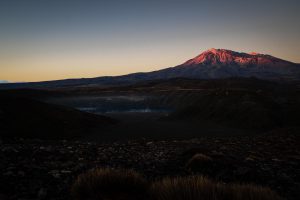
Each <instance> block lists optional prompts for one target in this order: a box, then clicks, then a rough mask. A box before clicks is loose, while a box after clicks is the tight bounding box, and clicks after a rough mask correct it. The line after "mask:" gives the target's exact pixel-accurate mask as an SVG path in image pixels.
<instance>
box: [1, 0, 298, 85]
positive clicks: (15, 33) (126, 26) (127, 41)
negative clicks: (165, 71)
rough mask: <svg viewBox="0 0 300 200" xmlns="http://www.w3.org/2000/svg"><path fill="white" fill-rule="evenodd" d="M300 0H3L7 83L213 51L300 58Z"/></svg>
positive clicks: (150, 66) (141, 66)
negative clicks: (226, 50)
mask: <svg viewBox="0 0 300 200" xmlns="http://www.w3.org/2000/svg"><path fill="white" fill-rule="evenodd" d="M299 21H300V1H299V0H251V1H241V0H226V1H225V0H214V1H211V0H147V1H146V0H0V80H8V81H40V80H53V79H64V78H80V77H97V76H104V75H120V74H127V73H131V72H140V71H152V70H157V69H161V68H166V67H172V66H175V65H178V64H181V63H183V62H184V61H186V60H188V59H190V58H192V57H195V56H196V55H198V54H200V53H201V52H202V51H204V50H206V49H209V48H212V47H214V48H225V49H230V50H235V51H243V52H252V51H256V52H260V53H266V54H271V55H273V56H276V57H280V58H283V59H286V60H290V61H293V62H298V63H300V22H299Z"/></svg>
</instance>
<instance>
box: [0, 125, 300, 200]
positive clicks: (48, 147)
mask: <svg viewBox="0 0 300 200" xmlns="http://www.w3.org/2000/svg"><path fill="white" fill-rule="evenodd" d="M291 132H293V133H291ZM296 132H297V131H295V130H293V131H291V130H279V131H273V132H272V133H267V134H263V135H257V136H234V137H221V136H214V137H213V136H210V137H201V138H195V139H189V140H149V139H145V140H130V141H119V142H117V141H116V142H106V143H101V142H94V143H93V142H83V141H67V140H60V141H51V140H33V139H30V140H28V139H26V140H25V139H13V140H6V141H1V143H0V159H1V162H0V194H1V195H0V197H1V198H0V199H23V200H25V199H26V200H29V199H69V198H70V197H69V188H70V186H71V184H72V182H73V181H74V179H75V178H76V176H77V175H78V174H80V173H82V172H85V171H86V170H89V169H92V168H95V167H113V168H130V169H134V170H136V171H138V172H140V173H142V174H144V175H145V176H146V177H147V178H148V179H149V180H153V179H157V178H161V177H164V176H181V175H189V174H193V173H200V174H204V175H206V176H208V177H211V178H213V179H217V180H221V181H224V182H244V183H254V184H258V185H264V186H269V187H271V188H272V189H273V190H275V191H276V192H278V193H279V194H280V195H281V196H282V197H284V198H286V199H288V200H296V199H298V197H299V196H300V194H299V189H300V140H299V135H297V134H296ZM197 153H198V154H203V155H205V156H207V157H209V158H210V162H206V163H205V164H203V165H201V163H200V164H199V163H198V164H196V165H194V166H192V167H190V168H188V167H187V166H186V165H187V163H188V160H189V159H191V158H192V157H193V155H195V154H197Z"/></svg>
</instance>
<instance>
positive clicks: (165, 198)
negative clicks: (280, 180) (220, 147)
mask: <svg viewBox="0 0 300 200" xmlns="http://www.w3.org/2000/svg"><path fill="white" fill-rule="evenodd" d="M151 194H152V198H151V199H155V200H280V199H281V198H280V197H279V196H278V195H277V194H276V193H274V192H273V191H272V190H270V189H269V188H265V187H260V186H254V185H238V184H228V185H226V184H223V183H217V182H214V181H211V180H209V179H207V178H205V177H202V176H190V177H182V178H165V179H163V180H161V181H158V182H155V183H154V184H153V185H152V187H151Z"/></svg>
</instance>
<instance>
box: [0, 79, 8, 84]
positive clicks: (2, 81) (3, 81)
mask: <svg viewBox="0 0 300 200" xmlns="http://www.w3.org/2000/svg"><path fill="white" fill-rule="evenodd" d="M1 83H9V82H8V81H5V80H0V84H1Z"/></svg>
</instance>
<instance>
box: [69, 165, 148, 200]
mask: <svg viewBox="0 0 300 200" xmlns="http://www.w3.org/2000/svg"><path fill="white" fill-rule="evenodd" d="M147 192H148V184H147V182H146V180H145V179H144V178H143V177H142V176H141V175H140V174H138V173H137V172H134V171H132V170H121V169H109V168H99V169H93V170H91V171H88V172H87V173H84V174H81V175H79V176H78V178H77V180H76V181H75V183H74V184H73V186H72V188H71V195H72V197H73V199H75V200H129V199H130V200H142V199H145V197H146V196H147Z"/></svg>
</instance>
